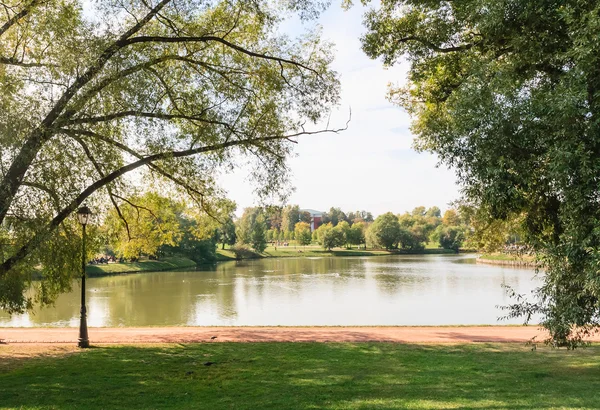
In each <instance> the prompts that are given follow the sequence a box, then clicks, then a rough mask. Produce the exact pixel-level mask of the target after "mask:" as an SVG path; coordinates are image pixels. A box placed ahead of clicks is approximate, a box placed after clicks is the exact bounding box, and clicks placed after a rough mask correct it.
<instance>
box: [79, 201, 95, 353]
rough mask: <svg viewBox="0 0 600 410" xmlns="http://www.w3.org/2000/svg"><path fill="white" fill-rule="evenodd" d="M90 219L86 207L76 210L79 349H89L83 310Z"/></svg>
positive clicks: (85, 317) (85, 314) (84, 309)
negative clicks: (77, 223) (86, 235)
mask: <svg viewBox="0 0 600 410" xmlns="http://www.w3.org/2000/svg"><path fill="white" fill-rule="evenodd" d="M91 218H92V211H90V208H88V207H87V206H85V205H84V206H82V207H81V208H79V209H78V210H77V219H78V220H79V223H80V224H81V227H82V229H83V234H82V240H81V318H80V321H79V343H78V344H77V345H78V346H79V347H84V348H85V347H90V339H89V338H88V330H87V311H86V308H85V265H86V257H85V226H86V225H87V224H88V223H89V222H90V219H91Z"/></svg>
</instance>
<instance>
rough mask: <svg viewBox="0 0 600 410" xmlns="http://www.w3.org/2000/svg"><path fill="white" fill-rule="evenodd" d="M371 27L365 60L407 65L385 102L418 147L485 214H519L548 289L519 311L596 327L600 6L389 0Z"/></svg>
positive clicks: (599, 292) (562, 325) (573, 330)
mask: <svg viewBox="0 0 600 410" xmlns="http://www.w3.org/2000/svg"><path fill="white" fill-rule="evenodd" d="M365 25H366V27H367V33H366V34H365V35H364V37H363V38H362V44H363V49H364V51H365V52H366V53H367V55H369V56H370V57H372V58H381V59H382V60H383V62H384V64H386V65H392V64H395V63H397V62H399V61H407V62H408V63H409V64H410V69H409V72H408V81H407V83H406V84H402V85H394V86H391V87H390V90H389V98H390V100H391V101H393V102H394V103H397V104H399V105H401V106H403V107H404V108H406V109H407V110H408V112H409V113H410V114H411V115H412V117H413V119H414V122H413V126H412V130H413V132H414V133H415V134H416V136H417V139H416V142H415V145H416V147H417V148H418V149H421V150H428V151H431V152H434V153H436V154H437V155H438V157H439V158H440V160H441V162H442V163H444V164H446V165H448V166H451V167H453V168H454V169H455V170H456V172H457V175H458V178H459V181H460V182H461V183H462V185H463V186H464V193H465V197H466V199H467V201H470V202H471V203H473V204H475V205H476V206H477V207H479V208H480V209H482V210H483V212H485V213H487V214H488V215H489V219H490V220H492V219H501V220H504V219H511V218H515V217H516V216H519V217H521V216H522V218H523V226H524V232H525V238H526V239H527V241H528V243H529V244H530V245H531V246H532V247H533V248H534V249H535V250H536V252H537V254H538V255H540V258H541V262H542V263H543V269H544V272H545V273H544V284H543V285H542V286H541V288H540V289H539V291H538V294H537V300H536V301H533V302H531V301H527V302H524V303H515V304H514V305H513V306H512V312H511V315H515V316H524V317H525V318H526V319H528V318H529V317H530V315H531V314H534V313H539V314H541V316H542V324H543V325H544V326H545V327H546V328H547V329H549V330H550V332H551V335H552V339H553V342H554V343H555V344H558V345H567V346H571V347H572V346H575V345H576V344H577V343H578V342H579V341H580V340H581V337H582V336H584V335H585V334H587V333H588V332H590V331H593V330H595V329H597V327H598V325H599V324H600V280H599V276H598V269H597V266H598V262H599V261H600V229H599V228H600V223H599V221H600V206H599V205H600V203H599V200H598V198H599V185H598V184H599V180H600V54H599V53H598V45H599V37H598V28H599V27H600V2H598V1H585V2H582V1H576V0H566V1H560V2H558V1H542V2H540V1H532V0H519V1H512V0H481V1H468V0H453V1H445V0H439V1H431V0H382V1H381V5H380V7H379V8H377V9H372V10H370V11H369V12H368V13H367V15H366V16H365Z"/></svg>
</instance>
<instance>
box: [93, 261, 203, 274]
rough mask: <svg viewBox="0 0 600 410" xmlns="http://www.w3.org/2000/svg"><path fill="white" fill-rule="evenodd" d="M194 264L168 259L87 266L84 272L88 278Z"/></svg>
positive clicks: (169, 268) (187, 266)
mask: <svg viewBox="0 0 600 410" xmlns="http://www.w3.org/2000/svg"><path fill="white" fill-rule="evenodd" d="M195 266H196V263H195V262H194V261H192V260H191V259H188V258H181V257H169V258H164V259H161V260H141V261H138V262H126V263H108V264H101V265H88V266H87V267H86V272H87V273H88V274H89V275H90V276H96V275H106V274H116V273H132V272H152V271H154V272H156V271H162V270H173V269H181V268H191V267H195Z"/></svg>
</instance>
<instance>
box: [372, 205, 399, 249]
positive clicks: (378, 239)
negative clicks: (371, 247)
mask: <svg viewBox="0 0 600 410" xmlns="http://www.w3.org/2000/svg"><path fill="white" fill-rule="evenodd" d="M369 232H370V234H371V235H372V238H373V240H374V242H375V244H377V245H378V246H381V247H382V248H385V249H387V250H390V249H393V248H397V247H398V242H399V240H400V223H399V222H398V218H397V217H396V215H394V214H393V213H391V212H388V213H385V214H383V215H380V216H378V217H377V218H376V219H375V222H373V223H372V224H371V226H370V227H369Z"/></svg>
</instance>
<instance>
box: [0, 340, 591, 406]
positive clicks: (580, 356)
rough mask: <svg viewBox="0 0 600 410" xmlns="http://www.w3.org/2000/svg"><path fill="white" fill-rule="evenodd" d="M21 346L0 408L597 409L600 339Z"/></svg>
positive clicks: (3, 379)
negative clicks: (555, 343) (554, 344)
mask: <svg viewBox="0 0 600 410" xmlns="http://www.w3.org/2000/svg"><path fill="white" fill-rule="evenodd" d="M13 348H15V347H13V346H10V345H8V346H0V363H1V365H0V386H1V387H0V409H8V408H21V409H34V408H35V409H49V408H56V409H70V408H82V409H95V408H111V409H112V408H123V409H129V408H144V409H151V408H175V409H200V408H201V409H400V408H418V409H454V408H461V409H540V408H587V409H591V408H600V394H598V392H599V391H600V346H592V347H590V348H587V349H583V350H576V351H566V350H550V349H549V348H545V347H544V348H538V349H537V350H536V351H531V350H530V349H529V348H528V347H526V346H524V345H513V344H485V345H482V344H472V345H454V346H453V345H404V344H392V343H349V344H346V343H344V344H342V343H339V344H336V343H249V344H243V343H213V344H190V345H160V346H136V347H132V346H112V347H97V348H92V349H89V350H86V351H75V352H72V351H71V352H69V353H68V354H65V353H60V354H59V355H58V356H53V357H41V358H40V357H38V358H27V359H24V358H19V357H18V355H17V354H14V353H13V354H12V355H9V356H6V354H7V353H6V352H7V351H8V349H13ZM47 349H48V347H47ZM3 350H4V356H3V355H2V353H3ZM71 350H74V349H72V348H71ZM8 353H9V354H10V353H11V352H10V351H9V352H8ZM205 362H214V363H215V364H213V365H211V366H205V365H204V363H205Z"/></svg>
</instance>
